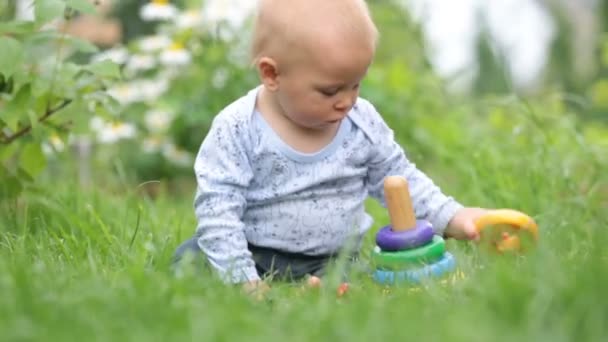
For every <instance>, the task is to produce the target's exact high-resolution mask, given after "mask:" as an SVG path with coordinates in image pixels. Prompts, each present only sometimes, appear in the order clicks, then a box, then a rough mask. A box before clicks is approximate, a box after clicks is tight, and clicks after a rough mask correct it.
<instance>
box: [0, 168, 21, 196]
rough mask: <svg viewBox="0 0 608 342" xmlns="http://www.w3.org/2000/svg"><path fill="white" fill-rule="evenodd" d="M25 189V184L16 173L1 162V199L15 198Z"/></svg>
mask: <svg viewBox="0 0 608 342" xmlns="http://www.w3.org/2000/svg"><path fill="white" fill-rule="evenodd" d="M21 191H23V185H22V184H21V182H20V181H19V179H18V178H17V177H15V175H13V174H11V173H10V172H9V171H8V170H7V169H6V168H5V167H4V166H2V165H1V164H0V201H1V200H4V199H8V198H14V197H17V195H19V193H21Z"/></svg>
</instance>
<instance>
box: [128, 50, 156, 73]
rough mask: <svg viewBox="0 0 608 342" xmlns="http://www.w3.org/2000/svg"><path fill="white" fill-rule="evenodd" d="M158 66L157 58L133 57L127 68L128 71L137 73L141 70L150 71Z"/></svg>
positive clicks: (148, 56)
mask: <svg viewBox="0 0 608 342" xmlns="http://www.w3.org/2000/svg"><path fill="white" fill-rule="evenodd" d="M155 66H156V58H154V56H150V55H142V54H137V55H132V56H131V58H129V61H128V62H127V66H126V67H125V68H126V69H127V70H129V71H132V72H136V71H140V70H150V69H152V68H154V67H155Z"/></svg>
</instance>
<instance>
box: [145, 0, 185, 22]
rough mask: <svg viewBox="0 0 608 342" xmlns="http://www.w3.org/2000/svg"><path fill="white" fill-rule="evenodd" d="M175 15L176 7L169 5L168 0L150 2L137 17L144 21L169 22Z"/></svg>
mask: <svg viewBox="0 0 608 342" xmlns="http://www.w3.org/2000/svg"><path fill="white" fill-rule="evenodd" d="M177 13H178V10H177V7H175V6H173V5H172V4H170V3H169V0H152V1H150V2H149V3H147V4H145V5H144V6H143V7H142V8H141V10H140V11H139V15H140V16H141V18H142V19H143V20H145V21H154V20H169V19H172V18H175V16H177Z"/></svg>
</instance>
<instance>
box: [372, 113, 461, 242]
mask: <svg viewBox="0 0 608 342" xmlns="http://www.w3.org/2000/svg"><path fill="white" fill-rule="evenodd" d="M368 107H369V108H368V110H369V111H370V112H371V114H370V115H371V118H372V120H373V121H374V124H373V125H372V126H373V127H374V134H375V135H376V139H377V143H376V144H375V149H374V153H373V155H372V156H371V157H370V164H369V172H368V184H369V191H370V194H371V195H372V196H373V197H375V198H377V199H378V200H379V201H381V203H382V204H383V205H386V203H385V202H384V178H385V177H386V176H397V175H399V176H404V177H405V178H406V179H407V181H408V185H409V190H410V195H411V197H412V203H413V206H414V211H415V212H416V217H417V218H418V219H424V220H428V221H430V222H431V224H432V225H433V228H434V229H435V232H436V233H437V234H440V235H443V233H444V231H445V229H446V226H447V225H448V222H450V220H451V219H452V218H453V217H454V215H455V214H456V212H457V211H458V210H460V209H461V208H462V205H461V204H459V203H458V202H456V201H455V200H454V199H453V198H452V197H449V196H446V195H445V194H443V192H441V189H439V187H438V186H436V185H435V184H434V183H433V181H432V180H431V179H430V178H429V177H428V176H427V175H425V174H424V173H423V172H422V171H420V170H418V169H417V168H416V165H415V164H414V163H412V162H410V161H409V160H408V159H407V157H406V156H405V153H404V151H403V149H402V148H401V146H399V144H398V143H397V142H396V141H395V140H394V134H393V131H392V130H391V129H390V128H389V127H388V125H387V124H386V123H385V122H384V120H383V119H382V118H381V117H380V115H379V114H378V113H377V112H376V110H375V109H374V108H373V106H371V105H368Z"/></svg>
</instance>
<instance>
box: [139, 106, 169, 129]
mask: <svg viewBox="0 0 608 342" xmlns="http://www.w3.org/2000/svg"><path fill="white" fill-rule="evenodd" d="M171 121H173V115H171V113H169V112H167V111H164V110H151V111H149V112H147V113H146V115H145V116H144V122H145V124H146V127H147V128H148V130H150V132H164V131H166V130H167V129H168V128H169V125H170V124H171Z"/></svg>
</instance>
